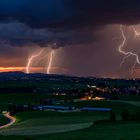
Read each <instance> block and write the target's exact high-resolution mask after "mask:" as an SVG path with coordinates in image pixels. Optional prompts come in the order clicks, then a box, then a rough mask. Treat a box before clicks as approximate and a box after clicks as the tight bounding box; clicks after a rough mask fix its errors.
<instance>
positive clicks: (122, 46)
mask: <svg viewBox="0 0 140 140" xmlns="http://www.w3.org/2000/svg"><path fill="white" fill-rule="evenodd" d="M132 29H133V31H134V33H135V36H139V35H140V33H139V32H138V31H137V30H136V29H135V27H134V26H132ZM120 31H121V36H122V38H123V40H122V43H121V44H120V45H119V47H118V51H119V52H120V53H121V54H123V55H125V57H124V58H123V60H122V62H121V64H120V66H122V64H123V63H124V62H125V60H126V59H127V58H128V57H130V56H134V57H135V59H136V61H135V63H134V65H133V66H132V69H131V76H132V78H133V79H135V78H134V75H133V74H134V68H135V66H136V64H140V59H139V56H138V54H137V53H133V52H130V51H129V52H125V51H124V50H123V48H124V46H125V44H126V41H127V38H126V36H125V34H124V30H123V26H122V25H120Z"/></svg>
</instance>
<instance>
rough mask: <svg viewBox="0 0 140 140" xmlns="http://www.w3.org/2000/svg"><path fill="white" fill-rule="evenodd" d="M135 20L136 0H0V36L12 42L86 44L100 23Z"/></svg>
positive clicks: (139, 7) (139, 16)
mask: <svg viewBox="0 0 140 140" xmlns="http://www.w3.org/2000/svg"><path fill="white" fill-rule="evenodd" d="M139 21H140V1H139V0H133V1H129V0H12V1H11V0H0V23H1V24H0V40H1V41H4V42H6V43H11V44H12V45H13V46H14V45H15V46H24V45H31V44H38V45H41V46H46V43H52V42H53V43H54V42H56V43H57V44H59V45H60V46H64V45H67V44H82V43H85V44H86V43H90V42H92V41H93V38H94V39H95V35H94V33H93V30H94V32H95V30H96V29H98V28H101V26H103V25H106V24H113V23H114V24H115V23H123V24H136V23H139ZM4 24H5V25H4ZM8 26H9V27H8Z"/></svg>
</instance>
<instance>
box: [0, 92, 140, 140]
mask: <svg viewBox="0 0 140 140" xmlns="http://www.w3.org/2000/svg"><path fill="white" fill-rule="evenodd" d="M15 96H17V98H16V101H17V102H18V103H22V102H24V101H25V100H26V98H27V96H28V95H26V96H24V97H23V98H21V96H20V95H19V97H18V95H15ZM44 96H46V95H41V96H35V98H33V95H30V96H28V101H31V102H33V101H34V100H35V99H36V98H39V97H42V98H44ZM4 98H6V96H3V100H2V99H0V101H3V103H1V105H3V104H4ZM10 98H13V99H14V97H12V96H10V97H8V98H7V99H6V100H5V102H6V103H7V101H8V100H9V101H10ZM135 103H139V102H133V103H132V101H82V102H74V103H73V105H74V106H76V107H85V106H91V107H108V108H112V110H113V111H114V112H115V113H116V115H117V118H120V113H121V111H122V110H124V109H127V110H129V112H130V113H135V112H136V111H137V110H140V107H139V104H135ZM1 107H2V106H1ZM1 110H2V109H1ZM15 117H16V118H17V122H16V124H14V125H13V126H11V127H9V128H6V129H3V130H0V135H9V136H1V137H0V140H9V139H10V140H26V139H27V140H58V139H61V140H139V139H140V123H134V122H126V123H121V122H120V123H117V124H116V123H112V124H101V125H92V124H93V122H94V121H96V120H103V119H108V118H109V113H105V112H102V113H101V112H73V113H60V112H46V111H30V112H22V113H18V114H16V116H15ZM3 119H4V118H0V121H3ZM3 122H4V121H3ZM91 125H92V127H91ZM68 131H70V132H68ZM60 132H61V133H60ZM52 133H53V134H52ZM12 135H17V136H12ZM20 135H24V136H20ZM27 137H30V138H27Z"/></svg>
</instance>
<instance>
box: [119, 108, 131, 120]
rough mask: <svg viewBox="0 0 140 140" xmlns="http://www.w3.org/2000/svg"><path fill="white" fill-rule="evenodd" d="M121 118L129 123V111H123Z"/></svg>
mask: <svg viewBox="0 0 140 140" xmlns="http://www.w3.org/2000/svg"><path fill="white" fill-rule="evenodd" d="M121 117H122V120H124V121H128V120H129V111H128V110H123V111H122V112H121Z"/></svg>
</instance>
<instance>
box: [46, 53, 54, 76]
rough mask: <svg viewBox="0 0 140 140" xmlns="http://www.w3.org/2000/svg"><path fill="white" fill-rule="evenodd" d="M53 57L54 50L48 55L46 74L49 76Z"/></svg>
mask: <svg viewBox="0 0 140 140" xmlns="http://www.w3.org/2000/svg"><path fill="white" fill-rule="evenodd" d="M53 55H54V50H52V51H51V53H50V58H49V65H48V67H47V74H50V70H51V67H52V62H53Z"/></svg>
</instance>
